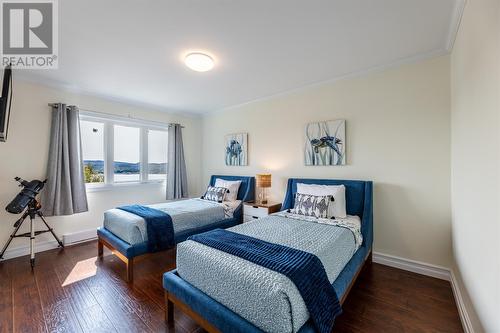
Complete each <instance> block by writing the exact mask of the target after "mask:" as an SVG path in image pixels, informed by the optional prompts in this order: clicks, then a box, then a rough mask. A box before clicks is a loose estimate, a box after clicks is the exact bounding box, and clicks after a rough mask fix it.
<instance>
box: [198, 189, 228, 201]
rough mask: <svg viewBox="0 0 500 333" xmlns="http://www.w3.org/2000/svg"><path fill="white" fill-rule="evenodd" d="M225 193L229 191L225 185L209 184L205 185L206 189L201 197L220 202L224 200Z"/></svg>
mask: <svg viewBox="0 0 500 333" xmlns="http://www.w3.org/2000/svg"><path fill="white" fill-rule="evenodd" d="M226 193H229V190H228V189H227V188H225V187H214V186H209V187H207V191H206V192H205V194H204V195H203V196H202V197H201V198H202V199H205V200H210V201H217V202H222V201H224V197H225V196H226Z"/></svg>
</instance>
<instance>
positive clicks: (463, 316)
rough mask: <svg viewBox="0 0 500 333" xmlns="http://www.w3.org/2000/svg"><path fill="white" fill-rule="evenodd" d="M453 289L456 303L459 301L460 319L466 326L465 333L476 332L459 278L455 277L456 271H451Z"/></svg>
mask: <svg viewBox="0 0 500 333" xmlns="http://www.w3.org/2000/svg"><path fill="white" fill-rule="evenodd" d="M450 277H451V280H450V282H451V289H452V290H453V296H454V297H455V303H457V308H458V314H459V315H460V321H461V322H462V327H463V328H464V332H465V333H474V328H473V327H472V323H471V320H470V317H469V313H468V312H467V308H466V307H465V303H464V300H463V298H462V291H461V289H460V286H459V285H458V281H457V278H456V277H455V273H454V272H453V271H451V273H450Z"/></svg>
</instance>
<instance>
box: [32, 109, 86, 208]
mask: <svg viewBox="0 0 500 333" xmlns="http://www.w3.org/2000/svg"><path fill="white" fill-rule="evenodd" d="M78 115H79V111H78V108H77V107H76V106H66V104H55V105H54V106H53V107H52V130H51V134H50V147H49V162H48V166H47V179H48V180H47V184H46V185H45V189H44V191H43V192H42V205H43V213H44V214H45V215H47V216H56V215H71V214H76V213H81V212H86V211H88V204H87V193H86V191H85V180H84V176H83V161H82V144H81V138H80V120H79V116H78Z"/></svg>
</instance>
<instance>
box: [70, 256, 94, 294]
mask: <svg viewBox="0 0 500 333" xmlns="http://www.w3.org/2000/svg"><path fill="white" fill-rule="evenodd" d="M96 260H97V257H93V258H89V259H85V260H81V261H79V262H77V263H76V265H75V266H74V267H73V269H72V270H71V272H70V273H69V274H68V276H67V277H66V279H65V280H64V282H63V284H62V286H63V287H64V286H67V285H70V284H72V283H75V282H78V281H81V280H84V279H87V278H89V277H92V276H94V275H96V273H97V266H96Z"/></svg>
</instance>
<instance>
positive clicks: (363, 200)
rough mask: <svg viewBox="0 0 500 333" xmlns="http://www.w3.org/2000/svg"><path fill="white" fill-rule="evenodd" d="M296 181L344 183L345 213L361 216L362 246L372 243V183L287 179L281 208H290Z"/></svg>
mask: <svg viewBox="0 0 500 333" xmlns="http://www.w3.org/2000/svg"><path fill="white" fill-rule="evenodd" d="M297 183H305V184H318V185H344V186H345V188H346V193H345V196H346V205H347V214H349V215H358V216H359V217H360V218H361V232H362V234H363V246H366V245H368V246H369V247H371V246H372V243H373V183H372V182H371V181H362V180H341V179H301V178H290V179H288V187H287V190H286V194H285V200H284V201H283V205H282V206H281V210H286V209H291V208H293V205H294V201H295V200H294V198H295V193H297Z"/></svg>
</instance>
